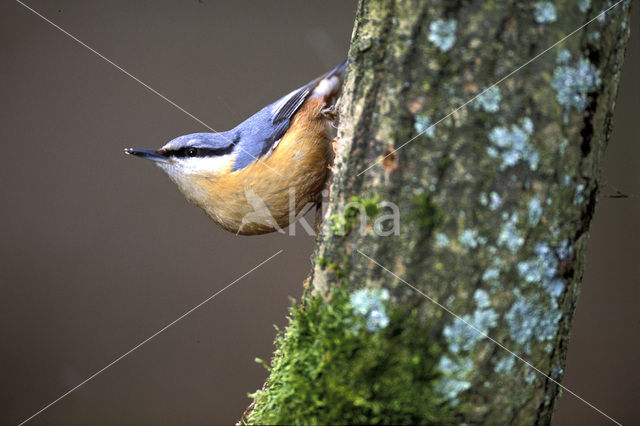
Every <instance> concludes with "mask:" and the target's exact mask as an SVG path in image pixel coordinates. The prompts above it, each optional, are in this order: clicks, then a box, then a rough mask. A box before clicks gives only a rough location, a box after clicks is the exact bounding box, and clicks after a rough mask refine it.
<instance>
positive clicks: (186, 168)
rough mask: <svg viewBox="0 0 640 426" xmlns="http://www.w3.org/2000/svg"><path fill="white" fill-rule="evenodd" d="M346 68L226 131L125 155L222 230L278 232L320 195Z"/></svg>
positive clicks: (195, 134)
mask: <svg viewBox="0 0 640 426" xmlns="http://www.w3.org/2000/svg"><path fill="white" fill-rule="evenodd" d="M346 67H347V61H344V62H343V63H342V64H340V65H338V66H337V67H336V68H335V69H333V70H332V71H330V72H328V73H326V74H325V75H323V76H321V77H319V78H317V79H315V80H313V81H312V82H310V83H308V84H306V85H304V86H302V87H300V88H299V89H297V90H294V91H293V92H291V93H289V94H288V95H286V96H284V97H282V98H280V99H279V100H277V101H276V102H274V103H272V104H271V105H268V106H266V107H264V108H263V109H261V110H260V111H258V112H257V113H256V114H254V115H253V116H251V117H249V118H248V119H246V120H245V121H243V122H242V123H240V124H239V125H238V126H236V127H235V128H233V129H231V130H229V131H226V132H219V133H192V134H189V135H184V136H180V137H178V138H176V139H173V140H172V141H170V142H169V143H167V144H166V145H165V146H163V147H162V148H160V149H158V150H142V149H132V148H127V149H125V153H126V154H131V155H136V156H138V157H141V158H146V159H148V160H152V161H153V162H154V163H155V164H157V165H158V166H159V167H160V168H161V169H163V170H164V171H165V172H166V173H167V174H168V175H169V177H170V178H171V180H173V181H174V182H175V183H176V185H178V188H179V189H180V191H181V192H182V193H183V194H184V196H185V197H186V198H187V200H189V201H191V202H192V203H194V204H195V205H197V206H198V207H200V208H202V209H203V210H204V211H205V213H206V214H207V215H208V216H209V217H210V218H211V219H212V220H213V221H214V222H216V223H217V224H218V225H220V226H221V227H222V228H224V229H226V230H228V231H231V232H233V233H236V234H244V235H255V234H264V233H267V232H272V231H275V230H277V229H278V230H279V229H282V228H284V227H286V226H287V225H289V223H290V222H291V221H292V220H295V217H296V215H297V214H298V213H299V212H300V211H301V210H302V209H303V208H304V206H305V205H307V203H309V202H317V200H318V196H319V194H320V192H321V191H322V189H323V188H324V184H325V181H326V179H327V176H328V173H329V169H328V168H329V165H330V163H331V161H332V159H333V150H332V139H333V128H332V121H333V117H335V114H333V107H334V106H335V103H336V101H337V98H338V97H339V95H340V90H341V88H342V81H343V76H344V72H345V69H346Z"/></svg>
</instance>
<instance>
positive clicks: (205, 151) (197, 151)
mask: <svg viewBox="0 0 640 426" xmlns="http://www.w3.org/2000/svg"><path fill="white" fill-rule="evenodd" d="M231 151H233V145H229V146H227V147H224V148H197V147H193V146H185V147H182V148H179V149H172V150H167V151H164V152H163V155H164V156H165V157H176V158H189V157H215V156H219V155H225V154H229V153H230V152H231Z"/></svg>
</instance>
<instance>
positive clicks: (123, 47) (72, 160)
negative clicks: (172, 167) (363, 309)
mask: <svg viewBox="0 0 640 426" xmlns="http://www.w3.org/2000/svg"><path fill="white" fill-rule="evenodd" d="M28 4H29V5H30V6H32V7H34V8H35V9H36V10H38V11H39V12H41V13H42V14H44V15H45V16H47V17H48V18H50V19H51V20H53V21H54V22H56V23H57V24H58V25H60V26H61V27H62V28H64V29H66V30H67V31H69V32H70V33H72V34H74V35H75V36H77V37H78V38H79V39H81V40H82V41H84V42H86V43H87V44H89V45H90V46H92V47H93V48H95V49H96V50H97V51H99V52H100V53H102V54H104V55H105V56H106V57H108V58H110V59H112V60H113V61H114V62H116V63H117V64H119V65H120V66H122V67H123V68H125V69H126V70H127V71H129V72H131V73H132V74H134V75H135V76H137V77H139V78H140V79H141V80H143V81H144V82H146V83H148V84H149V85H151V86H152V87H154V88H155V89H157V90H158V91H159V92H161V93H162V94H164V95H166V96H167V97H169V98H171V99H172V100H174V101H175V102H176V103H178V104H179V105H181V106H182V107H184V108H185V109H187V110H188V111H189V112H191V113H193V114H194V115H196V116H197V117H199V118H200V119H202V120H203V121H205V122H206V123H208V124H210V125H211V126H213V127H214V128H216V129H219V130H224V129H227V128H230V127H233V126H234V125H235V124H237V123H238V122H240V121H241V120H242V119H244V118H246V117H247V116H248V115H250V114H252V113H253V112H255V111H257V110H258V109H259V108H260V107H262V106H264V105H266V104H267V103H270V102H271V101H273V100H275V99H277V98H278V97H279V96H281V95H283V94H284V93H286V92H288V91H289V90H291V89H293V88H295V87H297V86H299V85H301V84H303V83H306V82H307V81H309V80H311V79H312V78H314V77H316V76H317V75H319V74H321V73H322V72H324V71H326V70H328V69H329V68H330V67H332V66H334V65H335V64H337V63H338V62H340V61H341V60H342V59H343V58H344V56H345V55H346V52H347V49H348V43H349V39H350V36H351V29H352V24H353V17H354V13H355V7H356V5H355V2H347V1H334V2H321V3H320V2H315V3H301V2H296V1H289V2H286V3H285V2H252V1H251V2H249V1H247V2H238V1H236V2H233V3H232V2H224V3H222V2H210V1H204V2H198V1H189V2H186V1H182V2H178V1H175V2H153V1H145V2H143V1H135V2H129V1H119V2H96V1H90V2H89V1H72V2H71V1H41V0H39V1H35V0H31V1H28ZM636 6H637V5H636ZM638 10H639V9H638V8H637V7H636V8H635V10H634V11H633V13H634V21H633V24H632V26H633V27H634V28H635V30H636V31H635V32H634V33H633V35H632V40H631V44H630V45H629V53H628V57H627V62H626V64H625V68H624V70H623V75H622V82H621V91H620V96H619V99H618V106H617V109H616V112H615V120H614V126H615V127H614V132H613V136H612V140H611V143H610V147H609V150H608V153H607V157H606V159H605V168H604V176H603V182H604V183H608V184H611V185H612V186H615V187H616V188H619V189H620V190H621V191H623V192H628V193H638V192H640V168H639V167H638V155H639V154H640V144H639V143H638V140H637V135H638V119H637V117H638V111H639V110H640V108H639V106H640V105H639V102H638V96H639V94H640V91H639V90H638V77H637V76H638V75H639V74H640V54H639V53H640V49H638V44H639V38H638V24H639V22H638ZM514 78H517V76H516V77H514ZM0 102H2V109H1V110H0V111H1V117H0V121H1V123H0V137H1V140H2V148H3V153H2V156H0V164H1V167H0V182H2V184H1V185H0V191H1V194H0V195H1V199H2V212H1V213H0V224H1V225H0V230H1V233H2V234H1V235H2V240H1V241H2V243H1V245H0V258H1V259H2V263H1V264H0V265H1V267H0V303H2V309H1V311H0V341H1V342H2V349H1V350H0V424H17V423H18V422H20V421H22V420H24V419H25V418H27V417H29V416H30V415H32V414H33V413H35V412H36V411H38V410H39V409H41V408H42V407H43V406H44V405H46V404H48V403H49V402H51V401H52V400H54V399H56V398H57V397H59V396H60V395H62V394H63V393H64V392H66V391H67V390H69V389H71V388H72V387H74V386H75V385H77V384H78V383H80V382H81V381H82V380H84V379H85V378H87V377H88V376H90V375H91V374H93V373H94V372H96V371H97V370H99V369H101V368H102V367H104V366H105V365H107V364H108V363H109V362H111V361H113V360H114V359H116V358H117V357H118V356H120V355H121V354H123V353H125V352H126V351H127V350H129V349H130V348H132V347H133V346H135V345H136V344H138V343H139V342H141V341H142V340H143V339H145V338H147V337H148V336H150V335H151V334H152V333H154V332H156V331H157V330H159V329H160V328H162V327H163V326H165V325H166V324H167V323H169V322H171V321H173V320H174V319H176V318H177V317H178V316H180V315H181V314H182V313H184V312H185V311H187V310H188V309H190V308H191V307H193V306H195V305H196V304H198V303H200V302H201V301H203V300H204V299H205V298H207V297H208V296H210V295H211V294H213V293H215V292H216V291H218V290H219V289H221V288H223V287H224V286H225V285H227V284H228V283H230V282H231V281H233V280H234V279H236V278H237V277H239V276H241V275H242V274H244V273H245V272H246V271H248V270H249V269H250V268H252V267H253V266H255V265H257V264H258V263H260V262H261V261H262V260H264V259H266V258H267V257H269V256H271V255H272V254H274V253H275V252H276V251H278V250H279V249H281V248H283V249H284V253H282V254H281V255H280V256H278V257H276V258H275V259H274V260H273V261H271V262H269V263H267V264H266V265H265V266H264V267H262V268H260V269H259V270H257V271H256V272H254V273H252V274H251V275H249V276H247V277H246V278H244V279H243V280H241V281H240V282H238V283H237V284H236V285H234V286H232V287H231V288H229V289H228V290H226V291H225V292H224V293H223V294H221V295H220V296H218V297H216V298H215V299H213V300H212V301H211V302H210V303H208V304H206V305H204V306H203V307H201V308H200V309H198V310H197V311H196V312H194V313H193V314H192V315H190V316H188V317H187V318H185V319H184V320H182V321H181V322H179V323H178V324H176V325H175V326H173V327H171V328H170V329H168V330H167V331H166V332H164V333H162V334H160V335H159V336H158V337H156V338H155V339H153V340H152V341H150V342H149V343H148V344H146V345H144V346H143V347H141V348H140V349H138V350H137V351H135V352H134V353H132V354H131V355H130V356H128V357H126V358H125V359H123V360H122V361H120V362H118V363H117V364H115V365H114V366H113V367H111V368H109V369H108V370H106V371H105V372H104V373H103V374H101V375H99V376H98V377H96V378H95V379H94V380H92V381H90V382H89V383H87V384H86V385H84V386H82V387H81V388H79V389H78V390H77V391H75V392H73V393H72V394H70V395H69V396H68V397H66V398H64V399H63V400H61V401H60V402H58V403H57V404H55V405H54V406H52V407H51V408H50V409H48V410H47V411H45V412H43V413H42V414H41V415H39V416H38V417H36V418H35V419H34V420H33V421H32V424H65V425H85V424H92V425H108V424H156V425H174V424H185V425H186V424H189V425H190V424H211V423H231V422H234V421H236V420H237V419H238V418H239V416H240V414H241V413H242V410H243V409H244V408H245V407H246V405H247V404H248V402H249V399H248V398H247V397H246V394H247V392H251V391H254V390H255V389H256V388H258V387H259V386H261V384H262V383H263V380H264V378H265V376H266V372H265V370H264V368H263V367H261V366H260V365H258V364H256V363H255V362H254V358H255V357H261V358H263V359H269V358H270V356H271V353H272V349H273V345H272V342H273V338H274V334H275V331H274V329H273V324H277V325H279V326H280V327H282V326H283V325H284V324H285V321H284V318H285V314H286V312H287V307H288V306H289V304H290V301H289V299H288V296H291V297H295V298H297V297H299V295H300V293H301V282H302V280H303V279H304V278H305V276H306V275H307V273H308V271H309V267H310V262H309V259H310V255H311V251H312V248H313V239H312V238H311V237H308V236H306V235H304V234H303V233H299V234H298V236H296V237H287V236H283V235H278V234H275V235H267V236H261V237H251V238H248V237H236V236H234V235H232V234H229V233H226V232H224V231H221V230H220V229H218V228H217V227H216V226H215V225H214V224H213V223H212V222H210V221H209V220H208V219H207V218H206V217H205V216H204V214H202V213H201V212H200V210H198V209H197V208H196V207H193V206H191V205H189V204H188V203H187V202H186V201H185V200H184V199H183V197H182V195H181V194H179V192H178V190H177V189H176V188H175V186H174V185H173V184H172V183H170V182H169V181H168V179H167V178H166V177H165V176H164V175H163V174H162V172H161V171H160V170H159V169H156V168H154V167H152V165H151V164H148V163H144V162H142V161H140V160H136V159H132V158H126V157H125V156H124V155H123V154H122V148H124V147H127V146H135V147H147V148H152V147H159V146H161V145H162V144H164V143H165V142H166V141H168V140H169V139H172V138H173V137H175V136H178V135H181V134H185V133H191V132H195V131H204V130H206V129H204V128H203V127H202V126H201V125H199V124H198V123H197V122H195V121H194V120H193V119H191V118H189V117H188V116H187V115H185V114H183V113H182V112H180V111H178V110H177V109H175V108H174V107H173V106H171V105H170V104H169V103H167V102H165V101H164V100H162V99H161V98H160V97H158V96H156V95H155V94H153V93H151V92H150V91H148V90H147V89H145V88H144V87H142V86H141V85H139V84H138V83H136V82H135V81H134V80H132V79H131V78H129V77H127V76H126V75H124V74H123V73H122V72H120V71H118V70H117V69H115V68H114V67H113V66H111V65H109V64H107V63H106V62H104V61H103V60H101V59H100V58H99V57H97V56H96V55H95V54H93V53H91V52H90V51H88V50H87V49H86V48H84V47H82V46H80V45H78V44H77V43H76V42H75V41H73V40H71V39H70V38H69V37H67V36H65V35H64V34H63V33H61V32H60V31H58V30H56V29H54V28H53V27H52V26H51V25H49V24H48V23H46V22H44V21H43V20H42V19H41V18H39V17H37V16H36V15H34V14H33V13H32V12H30V11H28V10H27V9H25V8H24V7H22V6H21V5H20V4H18V3H15V2H12V1H9V0H4V1H3V2H2V3H1V4H0ZM611 191H612V189H611V188H610V187H608V186H606V185H605V186H604V188H603V191H602V192H603V193H610V192H611ZM639 217H640V198H633V199H610V198H601V199H600V200H599V203H598V207H597V211H596V216H595V219H594V222H593V227H592V239H591V242H590V247H589V252H588V260H587V269H586V271H585V279H584V285H583V290H582V296H581V299H580V303H579V305H578V310H577V315H576V319H575V323H574V332H573V337H572V339H571V345H570V351H569V358H568V364H567V368H566V374H565V378H564V382H563V383H564V385H566V386H567V387H568V388H570V389H572V390H573V391H575V392H576V393H578V394H579V395H581V396H582V397H583V398H585V399H586V400H588V401H590V402H591V403H593V404H594V405H596V406H598V407H599V408H601V409H602V410H603V411H605V412H606V413H608V414H609V415H611V416H613V417H614V418H616V419H617V420H619V421H622V422H623V423H626V424H632V423H636V424H637V423H638V421H639V420H640V415H639V414H638V410H637V403H638V400H639V396H640V395H639V391H638V389H639V387H638V385H637V383H638V381H639V379H640V374H639V371H640V368H639V366H638V363H637V360H638V349H639V342H638V336H639V335H640V334H639V331H640V321H639V319H638V316H637V309H636V306H637V304H638V296H640V294H639V293H640V292H639V290H638V289H639V284H640V283H639V282H638V281H639V279H638V278H639V277H640V274H639V272H640V271H639V267H638V254H639V253H640V250H639V246H640V242H639V240H640V238H639V237H640V233H639V232H638V218H639ZM534 363H535V361H534ZM555 424H557V425H566V424H576V425H578V424H582V425H584V424H608V422H607V421H606V419H605V418H604V417H602V416H601V415H599V414H598V413H596V412H595V411H593V410H592V409H591V408H589V407H588V406H586V405H585V404H583V403H582V402H580V401H578V400H577V399H575V398H574V397H572V396H571V395H568V394H565V396H564V397H563V398H561V400H560V403H559V408H558V411H557V416H556V420H555Z"/></svg>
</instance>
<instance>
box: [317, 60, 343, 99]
mask: <svg viewBox="0 0 640 426" xmlns="http://www.w3.org/2000/svg"><path fill="white" fill-rule="evenodd" d="M347 61H348V60H347V59H345V60H344V61H343V62H342V63H341V64H340V65H338V66H337V67H335V68H334V69H332V70H331V71H329V72H328V73H326V74H325V75H323V76H322V77H320V78H318V79H317V80H315V81H314V82H313V83H312V84H313V85H314V86H315V87H314V88H313V91H312V92H311V98H321V97H322V98H325V99H326V100H327V101H328V104H330V105H332V104H333V103H334V101H335V100H336V98H338V97H339V96H340V91H341V90H342V82H343V80H344V74H345V71H346V69H347V64H348V62H347ZM314 83H315V84H314Z"/></svg>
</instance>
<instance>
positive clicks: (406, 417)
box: [247, 288, 451, 424]
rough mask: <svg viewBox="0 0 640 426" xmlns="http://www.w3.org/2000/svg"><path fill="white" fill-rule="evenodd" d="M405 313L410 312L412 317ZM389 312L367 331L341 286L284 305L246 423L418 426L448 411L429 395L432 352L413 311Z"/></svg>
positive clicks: (432, 383)
mask: <svg viewBox="0 0 640 426" xmlns="http://www.w3.org/2000/svg"><path fill="white" fill-rule="evenodd" d="M412 312H413V313H412ZM412 312H407V311H406V310H400V309H389V318H390V322H389V325H388V326H387V327H386V328H384V329H382V330H380V331H378V332H369V331H367V329H366V327H364V326H362V325H364V323H363V318H362V317H361V316H358V315H356V314H355V313H354V312H353V310H352V308H351V305H350V304H349V294H348V293H347V291H346V290H345V289H343V288H339V289H337V290H335V291H334V292H333V293H332V294H331V296H330V297H329V298H328V299H327V300H324V299H322V298H321V297H320V296H315V297H312V298H309V299H306V301H305V303H303V306H302V307H296V306H294V307H292V308H291V316H290V318H289V325H288V327H287V329H286V331H285V333H284V334H281V335H279V336H278V337H277V339H276V347H277V350H276V353H275V357H274V359H273V360H272V363H271V369H270V373H271V374H270V376H269V378H268V379H267V382H266V387H265V388H264V389H263V390H259V391H257V392H256V393H254V394H253V395H251V396H252V397H253V398H254V403H255V405H254V407H253V411H252V412H251V413H250V414H249V416H248V418H247V421H248V422H249V423H258V424H360V423H368V424H381V423H385V424H412V423H413V424H426V423H443V422H447V419H451V413H450V412H449V411H448V410H449V409H448V408H446V405H444V404H443V400H442V398H441V397H440V396H439V394H438V393H437V391H436V390H435V386H436V380H437V379H438V377H439V376H438V374H439V373H438V372H437V362H438V359H439V356H440V353H441V351H440V349H439V347H438V346H437V345H436V344H434V343H432V342H431V341H430V338H429V333H428V331H427V330H428V325H425V324H420V322H419V321H418V319H417V317H416V314H415V311H412Z"/></svg>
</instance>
